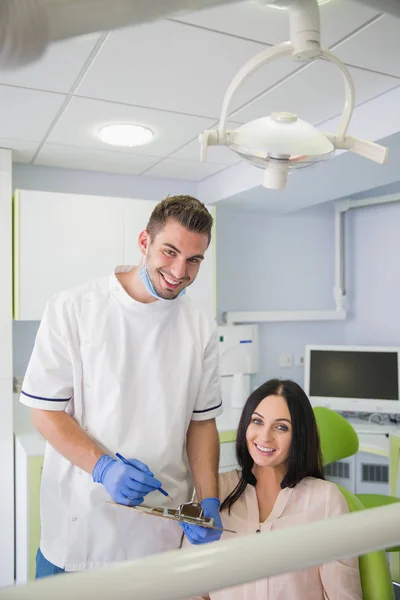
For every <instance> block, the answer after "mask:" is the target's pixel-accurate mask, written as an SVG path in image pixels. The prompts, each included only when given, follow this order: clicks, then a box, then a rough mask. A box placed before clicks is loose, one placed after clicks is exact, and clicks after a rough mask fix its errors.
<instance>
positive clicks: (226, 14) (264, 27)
mask: <svg viewBox="0 0 400 600" xmlns="http://www.w3.org/2000/svg"><path fill="white" fill-rule="evenodd" d="M266 3H267V1H266V2H265V4H266ZM376 14H377V11H375V10H373V9H372V8H369V7H367V6H363V5H362V4H360V3H358V2H351V1H350V0H334V1H333V2H329V3H328V4H324V5H322V6H321V7H320V18H321V32H322V43H323V45H324V46H326V47H329V46H331V45H332V44H335V43H336V42H338V41H339V40H341V39H343V38H344V37H345V36H347V35H348V34H349V33H351V32H352V31H354V30H355V29H357V28H358V27H360V26H361V25H363V24H364V23H365V22H367V21H368V20H369V19H371V18H373V17H374V16H375V15H376ZM179 21H184V22H186V23H193V24H194V25H199V26H201V27H207V28H209V29H213V30H214V31H222V32H225V33H229V34H231V35H237V36H241V37H244V38H247V39H250V40H255V41H258V42H264V43H268V44H278V43H280V42H284V41H285V40H288V39H289V19H288V15H287V12H286V11H284V10H277V9H276V8H271V7H269V6H265V5H263V4H262V3H261V2H257V1H251V2H239V3H237V4H230V5H226V6H217V7H216V8H211V9H208V10H204V11H199V12H196V13H191V14H188V15H183V16H181V17H179Z"/></svg>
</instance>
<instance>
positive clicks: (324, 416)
mask: <svg viewBox="0 0 400 600" xmlns="http://www.w3.org/2000/svg"><path fill="white" fill-rule="evenodd" d="M314 414H315V419H316V421H317V427H318V432H319V436H320V441H321V451H322V462H323V465H324V466H326V465H329V464H331V463H333V462H336V461H338V460H343V459H344V458H348V457H349V456H353V454H356V453H357V452H358V447H359V442H358V436H357V433H356V432H355V430H354V428H353V427H352V425H351V424H350V423H349V422H348V421H347V420H346V419H345V418H344V417H342V416H341V415H339V414H338V413H336V412H334V411H333V410H330V409H329V408H325V407H322V406H316V407H314ZM338 487H339V489H340V491H341V492H342V494H343V496H344V497H345V499H346V502H347V505H348V507H349V510H350V512H355V511H356V510H366V509H367V508H372V507H375V506H382V505H383V504H390V503H392V502H394V501H396V500H397V499H394V498H392V497H389V496H381V495H378V494H376V495H375V494H360V497H357V496H356V495H355V494H353V493H352V492H349V491H348V490H347V489H346V488H344V487H342V486H340V485H339V486H338ZM389 498H390V499H389ZM379 499H380V501H379ZM393 551H394V549H393ZM359 566H360V577H361V586H362V592H363V600H394V590H393V583H392V577H391V573H390V567H389V562H388V560H387V557H386V554H385V552H384V551H383V550H380V551H378V552H369V553H368V554H365V555H363V556H360V557H359Z"/></svg>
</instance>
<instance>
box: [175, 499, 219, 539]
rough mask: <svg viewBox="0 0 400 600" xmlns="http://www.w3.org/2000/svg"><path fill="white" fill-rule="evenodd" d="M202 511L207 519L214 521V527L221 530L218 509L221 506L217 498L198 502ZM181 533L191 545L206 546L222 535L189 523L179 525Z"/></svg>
mask: <svg viewBox="0 0 400 600" xmlns="http://www.w3.org/2000/svg"><path fill="white" fill-rule="evenodd" d="M200 504H201V506H202V507H203V509H204V516H205V517H208V518H209V519H211V518H213V519H214V526H215V527H219V528H220V529H222V521H221V515H220V513H219V507H220V506H221V503H220V501H219V500H218V498H205V499H204V500H202V502H200ZM179 525H180V526H181V527H182V529H183V531H184V532H185V535H186V537H187V539H188V540H189V542H190V543H191V544H196V545H197V544H208V543H209V542H217V541H218V540H219V538H220V537H221V535H222V531H218V530H217V529H211V528H208V527H201V525H189V523H181V522H179Z"/></svg>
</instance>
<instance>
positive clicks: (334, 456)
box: [314, 406, 358, 467]
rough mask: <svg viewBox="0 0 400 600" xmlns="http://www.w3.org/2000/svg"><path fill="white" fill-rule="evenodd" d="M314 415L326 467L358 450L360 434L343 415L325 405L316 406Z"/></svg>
mask: <svg viewBox="0 0 400 600" xmlns="http://www.w3.org/2000/svg"><path fill="white" fill-rule="evenodd" d="M314 415H315V419H316V421H317V427H318V432H319V437H320V441H321V451H322V462H323V465H324V467H325V466H326V465H329V464H330V463H333V462H336V461H337V460H342V459H343V458H348V457H349V456H353V454H356V453H357V452H358V435H357V434H356V432H355V431H354V428H353V426H352V425H350V423H349V422H348V421H347V420H346V419H345V418H344V417H342V415H339V414H338V413H336V412H334V411H333V410H331V409H330V408H325V407H324V406H316V407H315V408H314Z"/></svg>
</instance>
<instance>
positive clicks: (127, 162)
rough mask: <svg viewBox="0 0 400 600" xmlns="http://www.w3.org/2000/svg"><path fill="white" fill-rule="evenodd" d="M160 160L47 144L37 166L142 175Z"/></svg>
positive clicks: (37, 160)
mask: <svg viewBox="0 0 400 600" xmlns="http://www.w3.org/2000/svg"><path fill="white" fill-rule="evenodd" d="M159 160H160V159H159V158H157V157H154V156H139V155H137V154H132V153H130V152H119V151H116V150H114V151H113V150H107V151H106V150H93V149H90V148H75V147H71V146H59V145H57V144H45V145H44V146H43V148H42V149H41V151H40V152H39V155H38V157H37V159H36V160H35V164H36V165H43V166H47V167H62V168H65V169H80V170H88V171H103V172H104V171H105V172H108V173H126V174H129V175H140V174H141V173H143V171H145V170H146V169H148V168H150V167H151V166H152V165H154V164H156V163H157V162H158V161H159Z"/></svg>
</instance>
